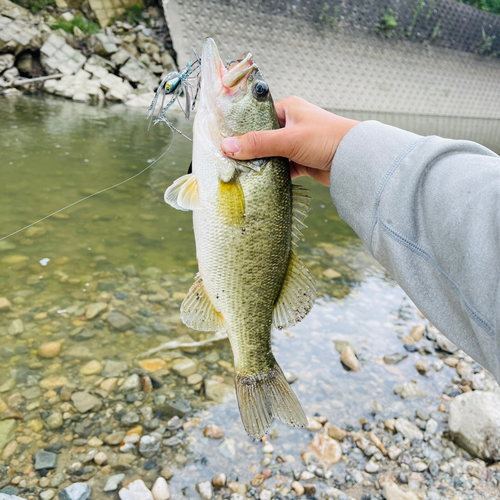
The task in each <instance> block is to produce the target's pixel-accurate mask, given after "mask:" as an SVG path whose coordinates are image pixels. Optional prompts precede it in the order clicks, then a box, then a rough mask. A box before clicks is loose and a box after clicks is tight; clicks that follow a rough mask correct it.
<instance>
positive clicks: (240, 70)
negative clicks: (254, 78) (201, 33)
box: [201, 38, 258, 103]
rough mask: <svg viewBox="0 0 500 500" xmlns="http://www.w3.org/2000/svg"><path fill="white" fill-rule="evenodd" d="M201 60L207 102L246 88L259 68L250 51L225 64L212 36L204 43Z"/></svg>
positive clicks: (203, 86)
mask: <svg viewBox="0 0 500 500" xmlns="http://www.w3.org/2000/svg"><path fill="white" fill-rule="evenodd" d="M201 61H202V64H201V81H202V88H203V94H204V97H205V102H206V103H208V100H212V101H213V100H215V99H216V98H217V97H218V96H219V95H221V94H234V93H236V92H238V91H239V90H242V89H244V88H245V87H246V85H247V80H248V77H249V76H250V75H251V74H252V73H253V72H254V71H256V70H257V69H258V68H257V65H256V64H255V63H254V62H253V56H252V54H251V53H250V52H247V53H246V54H244V55H243V56H241V57H240V58H239V59H238V60H236V61H234V62H231V63H229V64H228V65H227V67H226V66H224V64H223V62H222V60H221V58H220V55H219V49H218V48H217V45H216V44H215V42H214V40H213V39H212V38H207V39H206V40H205V42H204V44H203V52H202V56H201Z"/></svg>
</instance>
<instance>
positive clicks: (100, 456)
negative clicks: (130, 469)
mask: <svg viewBox="0 0 500 500" xmlns="http://www.w3.org/2000/svg"><path fill="white" fill-rule="evenodd" d="M107 460H108V457H107V455H106V453H104V452H103V451H100V452H98V453H97V454H96V456H95V457H94V462H95V463H96V464H97V465H103V464H104V463H106V461H107Z"/></svg>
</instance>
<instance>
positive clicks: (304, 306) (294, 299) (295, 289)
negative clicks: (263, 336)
mask: <svg viewBox="0 0 500 500" xmlns="http://www.w3.org/2000/svg"><path fill="white" fill-rule="evenodd" d="M315 300H316V285H315V283H314V278H313V277H312V276H311V273H310V272H309V270H308V269H307V267H306V266H304V264H302V262H301V260H300V259H299V256H298V255H297V254H296V253H295V251H293V250H292V252H291V255H290V263H289V264H288V271H287V273H286V276H285V281H284V282H283V287H282V288H281V293H280V296H279V297H278V300H277V301H276V304H275V306H274V311H273V326H274V327H275V328H278V329H279V330H282V329H283V328H286V327H287V326H293V325H295V324H296V323H299V322H300V321H301V320H303V319H304V318H305V317H306V316H307V314H308V313H309V311H310V310H311V308H312V306H313V304H314V301H315Z"/></svg>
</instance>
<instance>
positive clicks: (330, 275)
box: [323, 268, 342, 280]
mask: <svg viewBox="0 0 500 500" xmlns="http://www.w3.org/2000/svg"><path fill="white" fill-rule="evenodd" d="M323 276H324V277H325V278H327V279H329V280H334V279H336V278H340V277H341V276H342V275H341V274H340V273H339V272H338V271H335V269H332V268H330V269H325V270H324V271H323Z"/></svg>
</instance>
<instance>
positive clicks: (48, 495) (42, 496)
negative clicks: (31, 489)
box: [40, 490, 56, 500]
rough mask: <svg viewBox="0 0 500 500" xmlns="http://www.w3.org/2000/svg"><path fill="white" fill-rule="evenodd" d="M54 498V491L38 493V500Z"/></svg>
mask: <svg viewBox="0 0 500 500" xmlns="http://www.w3.org/2000/svg"><path fill="white" fill-rule="evenodd" d="M55 496H56V492H55V491H54V490H45V491H42V492H41V493H40V500H52V498H54V497H55Z"/></svg>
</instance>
